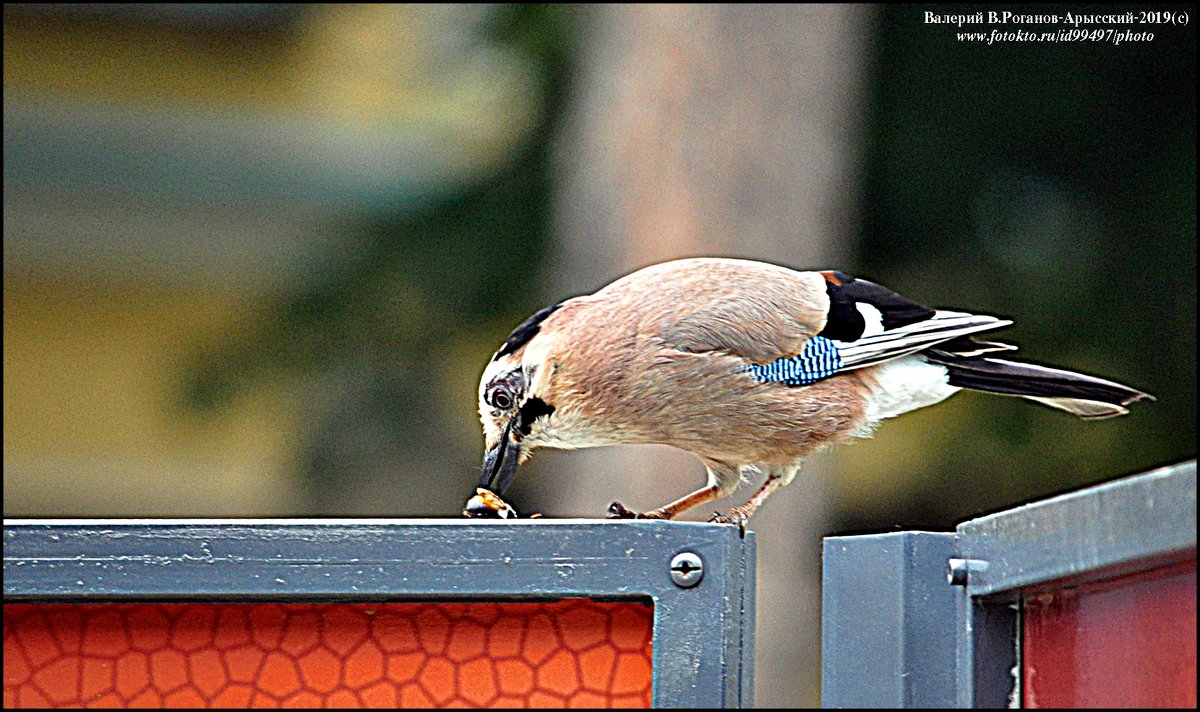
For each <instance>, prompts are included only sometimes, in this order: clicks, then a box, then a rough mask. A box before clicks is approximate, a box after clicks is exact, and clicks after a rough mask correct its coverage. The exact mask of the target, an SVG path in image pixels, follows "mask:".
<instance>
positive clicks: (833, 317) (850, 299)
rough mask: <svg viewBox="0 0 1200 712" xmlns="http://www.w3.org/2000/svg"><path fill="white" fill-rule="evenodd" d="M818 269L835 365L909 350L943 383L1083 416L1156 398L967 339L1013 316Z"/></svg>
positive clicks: (859, 364) (846, 366)
mask: <svg viewBox="0 0 1200 712" xmlns="http://www.w3.org/2000/svg"><path fill="white" fill-rule="evenodd" d="M822 275H823V276H824V277H825V280H826V283H827V285H828V289H827V291H828V294H829V297H830V311H829V320H828V322H827V323H826V326H825V329H824V330H823V331H822V332H821V334H820V335H821V336H823V337H825V338H828V339H830V340H831V341H832V342H833V345H834V346H835V347H836V349H837V352H838V353H839V355H840V357H841V369H840V370H850V369H856V368H864V367H866V366H872V365H876V364H881V363H884V362H886V361H893V360H898V359H902V358H904V357H906V356H910V355H912V356H914V357H915V358H916V359H920V361H921V362H924V363H927V364H932V365H935V366H938V367H942V368H944V369H945V372H946V375H945V378H946V383H947V384H948V385H950V386H953V387H955V388H968V389H971V390H976V391H984V392H987V393H998V394H1002V395H1010V396H1020V397H1022V398H1027V399H1029V400H1032V401H1036V402H1038V403H1042V404H1044V405H1048V406H1050V407H1053V408H1058V409H1059V410H1065V411H1067V412H1068V413H1073V414H1075V415H1077V416H1079V417H1081V418H1087V419H1099V418H1109V417H1113V416H1117V415H1124V414H1125V413H1127V412H1128V410H1126V406H1128V405H1129V404H1131V403H1134V402H1136V401H1139V400H1153V399H1154V398H1153V396H1151V395H1150V394H1148V393H1143V392H1142V391H1139V390H1137V389H1134V388H1130V387H1129V386H1124V385H1121V384H1120V383H1114V382H1112V381H1108V380H1105V379H1102V378H1097V377H1095V376H1089V375H1086V374H1083V373H1075V372H1073V371H1066V370H1063V369H1058V368H1051V367H1049V366H1041V365H1038V364H1033V363H1024V362H1020V361H1010V360H1007V359H1001V358H995V357H992V356H986V355H985V354H991V353H996V352H1002V351H1014V350H1016V348H1017V347H1016V346H1013V345H1011V344H1004V343H997V342H990V341H978V340H976V339H974V338H973V337H972V335H974V334H977V333H980V332H984V331H991V330H993V329H999V328H1002V327H1005V326H1009V325H1010V324H1012V322H1011V321H1009V320H1007V319H1000V318H997V317H993V316H986V315H980V314H965V313H961V312H952V311H941V310H934V309H930V308H928V307H925V306H923V305H921V304H918V303H916V302H913V301H910V300H908V299H905V298H904V297H901V296H900V295H898V294H896V293H895V292H892V291H891V290H889V289H886V288H884V287H881V286H879V285H877V284H874V283H873V282H868V281H867V280H863V279H855V278H853V277H849V276H847V275H844V274H842V273H841V272H822ZM942 397H944V396H942ZM927 404H928V403H913V406H914V407H921V406H922V405H927Z"/></svg>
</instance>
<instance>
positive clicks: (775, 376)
mask: <svg viewBox="0 0 1200 712" xmlns="http://www.w3.org/2000/svg"><path fill="white" fill-rule="evenodd" d="M841 369H842V355H841V354H840V353H839V352H838V349H837V346H835V345H834V343H833V341H831V340H830V339H827V338H825V337H823V336H814V337H812V338H810V339H809V340H808V342H807V343H805V344H804V350H803V351H801V352H800V355H799V356H789V357H787V358H781V359H779V360H778V361H772V362H771V363H767V364H762V365H759V364H755V365H753V366H749V367H747V369H746V370H747V371H750V372H751V373H753V374H754V377H755V378H757V379H758V380H759V382H760V383H783V384H786V385H789V386H806V385H808V384H810V383H816V382H817V381H819V380H821V379H823V378H829V377H830V376H832V375H833V374H835V373H837V372H838V371H840V370H841Z"/></svg>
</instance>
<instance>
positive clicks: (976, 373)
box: [922, 350, 1154, 419]
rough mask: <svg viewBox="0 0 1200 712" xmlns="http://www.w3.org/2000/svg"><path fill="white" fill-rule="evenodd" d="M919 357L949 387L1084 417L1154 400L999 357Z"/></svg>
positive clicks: (942, 354)
mask: <svg viewBox="0 0 1200 712" xmlns="http://www.w3.org/2000/svg"><path fill="white" fill-rule="evenodd" d="M922 356H924V357H925V359H926V360H927V361H929V362H931V363H936V364H940V365H942V366H945V367H946V370H947V371H948V372H949V376H950V385H952V386H958V387H960V388H970V389H972V390H976V391H985V392H987V393H1000V394H1003V395H1009V396H1021V397H1022V398H1028V399H1029V400H1033V401H1037V402H1038V403H1042V404H1044V405H1048V406H1050V407H1052V408H1058V409H1059V410H1065V411H1067V412H1068V413H1074V414H1075V415H1078V416H1079V417H1081V418H1085V419H1099V418H1111V417H1113V416H1116V415H1124V414H1125V413H1127V412H1129V411H1127V410H1126V409H1125V406H1127V405H1129V404H1130V403H1133V402H1135V401H1140V400H1154V396H1152V395H1150V394H1149V393H1143V392H1142V391H1139V390H1137V389H1135V388H1130V387H1129V386H1123V385H1121V384H1120V383H1114V382H1112V381H1106V380H1104V379H1102V378H1096V377H1095V376H1088V375H1086V374H1083V373H1075V372H1073V371H1064V370H1062V369H1058V368H1050V367H1048V366H1039V365H1037V364H1033V363H1022V362H1019V361H1007V360H1004V359H998V358H980V357H963V356H959V355H956V354H952V353H947V352H944V351H939V350H929V351H925V352H923V353H922Z"/></svg>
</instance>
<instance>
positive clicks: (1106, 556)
mask: <svg viewBox="0 0 1200 712" xmlns="http://www.w3.org/2000/svg"><path fill="white" fill-rule="evenodd" d="M1195 556H1196V462H1195V460H1192V461H1190V462H1184V463H1180V464H1177V465H1172V466H1168V467H1162V468H1159V469H1156V470H1152V471H1150V472H1146V473H1144V474H1140V475H1135V476H1132V477H1126V478H1123V479H1119V480H1115V481H1112V482H1107V483H1104V484H1100V485H1096V486H1094V487H1089V488H1086V489H1083V490H1079V491H1077V492H1071V493H1068V494H1064V495H1060V496H1058V497H1052V498H1050V499H1046V500H1042V501H1039V502H1035V503H1033V504H1028V505H1024V506H1021V507H1016V508H1014V509H1010V510H1007V511H1004V512H999V513H996V514H991V515H988V516H984V517H980V518H978V519H972V520H969V521H966V522H963V523H962V524H960V525H958V527H957V529H956V531H955V533H953V534H949V533H930V532H897V533H891V534H875V535H867V536H850V537H828V538H826V540H825V547H824V591H823V612H822V623H823V629H822V653H823V654H822V704H823V705H824V706H826V707H1006V706H1010V705H1012V704H1014V703H1017V704H1019V702H1020V699H1021V698H1020V694H1021V691H1020V640H1021V637H1020V605H1019V602H1020V598H1021V596H1022V595H1023V594H1029V593H1037V592H1039V591H1044V590H1050V589H1058V588H1062V587H1064V586H1076V585H1079V584H1083V583H1087V582H1089V581H1095V580H1098V579H1104V578H1111V577H1114V576H1122V575H1126V574H1131V573H1135V572H1138V571H1144V570H1147V569H1151V568H1157V567H1159V566H1165V565H1168V564H1172V563H1175V562H1178V561H1185V560H1188V559H1194V558H1195Z"/></svg>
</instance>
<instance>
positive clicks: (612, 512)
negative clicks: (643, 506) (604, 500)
mask: <svg viewBox="0 0 1200 712" xmlns="http://www.w3.org/2000/svg"><path fill="white" fill-rule="evenodd" d="M604 517H605V519H643V518H644V517H643V516H642V515H641V514H638V513H637V512H635V511H633V510H632V509H629V508H628V507H626V506H625V505H623V504H621V503H620V502H615V501H614V502H613V503H612V504H610V505H608V513H607V514H605V515H604Z"/></svg>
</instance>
